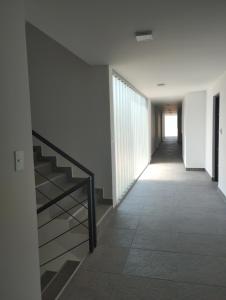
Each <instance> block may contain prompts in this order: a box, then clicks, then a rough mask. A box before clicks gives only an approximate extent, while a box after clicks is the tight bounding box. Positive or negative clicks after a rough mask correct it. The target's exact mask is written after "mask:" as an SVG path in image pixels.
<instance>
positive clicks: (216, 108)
mask: <svg viewBox="0 0 226 300" xmlns="http://www.w3.org/2000/svg"><path fill="white" fill-rule="evenodd" d="M219 121H220V95H219V94H218V95H216V96H214V98H213V178H212V179H213V181H216V182H218V178H219V126H220V124H219Z"/></svg>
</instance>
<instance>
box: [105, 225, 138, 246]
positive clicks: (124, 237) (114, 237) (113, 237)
mask: <svg viewBox="0 0 226 300" xmlns="http://www.w3.org/2000/svg"><path fill="white" fill-rule="evenodd" d="M134 236H135V230H133V229H119V228H114V229H106V230H105V231H104V233H103V235H102V237H101V239H100V241H99V245H100V246H102V245H103V246H108V247H127V248H130V247H131V245H132V241H133V238H134Z"/></svg>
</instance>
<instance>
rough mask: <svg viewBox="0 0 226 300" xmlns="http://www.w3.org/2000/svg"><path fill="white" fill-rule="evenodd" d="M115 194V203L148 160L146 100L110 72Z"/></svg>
mask: <svg viewBox="0 0 226 300" xmlns="http://www.w3.org/2000/svg"><path fill="white" fill-rule="evenodd" d="M112 80H113V115H114V148H115V149H114V156H115V157H114V160H115V161H114V163H115V174H114V176H115V180H114V182H115V186H114V188H115V191H114V194H115V197H116V202H119V201H120V200H121V199H122V198H123V196H124V195H125V194H126V192H127V191H128V190H129V188H130V187H131V185H132V184H133V183H134V181H135V180H136V179H137V178H138V177H139V175H140V174H141V173H142V171H143V170H144V168H145V167H146V166H147V164H148V162H149V118H148V102H147V99H146V98H145V97H143V96H142V95H140V94H139V93H138V92H136V91H135V90H134V89H132V88H131V87H130V86H128V84H127V83H125V82H124V81H122V80H121V79H120V78H118V77H117V76H116V75H113V78H112Z"/></svg>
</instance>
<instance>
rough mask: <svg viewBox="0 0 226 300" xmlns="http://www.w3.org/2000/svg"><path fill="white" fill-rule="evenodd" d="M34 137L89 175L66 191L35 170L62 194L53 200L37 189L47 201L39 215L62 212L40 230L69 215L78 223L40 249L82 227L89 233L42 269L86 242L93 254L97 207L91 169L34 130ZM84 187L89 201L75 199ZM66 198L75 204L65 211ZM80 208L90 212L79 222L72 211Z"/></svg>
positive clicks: (39, 210) (95, 237) (38, 212)
mask: <svg viewBox="0 0 226 300" xmlns="http://www.w3.org/2000/svg"><path fill="white" fill-rule="evenodd" d="M32 135H33V136H34V137H35V138H36V139H38V140H39V141H40V142H42V143H43V144H44V145H46V146H48V147H49V148H51V149H52V150H53V151H54V152H56V153H57V154H59V155H60V156H61V157H63V158H64V159H66V160H67V161H68V162H70V163H71V164H72V165H73V166H76V167H77V168H79V170H80V171H82V172H84V173H85V174H86V175H88V177H86V178H83V179H81V180H79V181H78V182H76V183H75V184H74V185H73V186H72V187H71V188H69V189H67V190H65V189H64V188H62V187H61V186H60V184H57V183H56V182H54V181H53V180H51V179H50V178H48V176H45V175H43V174H41V173H40V172H39V171H37V170H35V171H36V173H37V174H38V175H39V177H43V179H45V180H46V181H48V182H49V183H51V184H52V185H54V186H55V187H56V188H58V190H60V192H61V193H60V194H59V195H57V196H56V197H55V198H53V199H52V198H51V197H49V196H48V195H47V194H46V193H45V192H43V191H42V190H41V189H40V188H38V187H36V190H37V191H38V192H39V193H40V194H41V195H42V196H43V197H44V198H45V199H46V201H45V202H46V203H45V204H44V205H42V206H41V207H39V208H38V209H37V214H38V215H39V214H41V213H43V212H44V211H46V210H47V209H50V208H51V207H57V209H58V210H59V211H60V213H58V214H57V215H54V217H53V218H52V219H50V220H47V221H46V222H44V223H43V224H41V225H40V226H39V227H38V229H41V228H43V227H45V226H47V225H49V224H50V223H51V222H53V221H54V220H56V219H57V218H58V217H60V216H62V215H64V214H67V215H69V216H70V217H71V218H72V219H73V220H74V221H75V222H76V224H75V225H74V226H71V227H70V228H69V229H67V230H65V231H64V232H61V233H59V234H57V235H56V236H54V237H52V238H50V239H49V240H48V241H45V242H44V243H42V244H41V245H40V246H39V248H42V247H44V246H46V245H48V244H50V243H52V242H53V241H55V240H57V239H58V238H60V237H62V236H63V235H64V234H67V233H68V232H70V231H72V230H74V229H75V228H76V227H78V226H82V227H84V228H85V229H86V230H87V231H88V239H85V240H84V241H81V242H79V243H78V244H75V245H74V246H73V247H70V249H67V250H65V251H64V252H62V253H58V254H57V255H56V256H54V257H52V258H50V259H48V260H46V261H44V262H42V263H41V267H42V266H44V265H46V264H48V263H50V262H52V261H54V260H56V259H58V258H60V257H62V256H63V255H65V254H66V253H68V252H71V251H72V250H74V249H76V248H78V247H79V246H81V245H83V244H84V243H86V242H89V251H90V252H93V250H94V248H95V247H96V245H97V236H96V212H95V207H96V205H95V181H94V180H95V177H94V173H93V172H91V171H90V170H89V169H87V168H86V167H84V166H83V165H82V164H80V163H79V162H77V161H76V160H75V159H73V158H72V157H71V156H69V155H68V154H66V153H65V152H64V151H62V150H61V149H60V148H58V147H57V146H55V145H54V144H52V143H51V142H50V141H48V140H47V139H45V138H44V137H42V136H41V135H40V134H38V133H37V132H35V131H34V130H33V131H32ZM83 187H84V188H85V190H86V192H87V199H85V200H82V201H79V200H78V199H77V197H75V196H74V195H73V193H74V192H76V191H77V190H79V189H80V188H83ZM66 197H69V198H70V199H71V200H72V201H73V202H74V204H73V205H72V206H71V207H70V208H66V209H65V208H64V207H63V206H62V205H61V203H62V201H64V199H65V198H66ZM79 206H81V207H82V208H84V209H86V210H87V212H88V217H87V218H85V219H84V220H79V219H78V218H76V217H75V216H74V215H73V213H71V211H72V210H73V209H75V208H76V207H79ZM87 223H88V224H87Z"/></svg>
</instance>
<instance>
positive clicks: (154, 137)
mask: <svg viewBox="0 0 226 300" xmlns="http://www.w3.org/2000/svg"><path fill="white" fill-rule="evenodd" d="M150 121H151V154H154V152H155V151H156V149H157V148H158V147H159V144H160V142H161V110H160V108H159V107H158V106H157V105H154V104H153V103H152V104H151V120H150Z"/></svg>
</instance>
